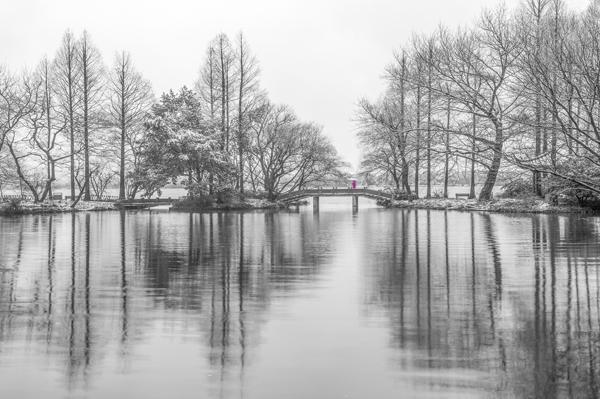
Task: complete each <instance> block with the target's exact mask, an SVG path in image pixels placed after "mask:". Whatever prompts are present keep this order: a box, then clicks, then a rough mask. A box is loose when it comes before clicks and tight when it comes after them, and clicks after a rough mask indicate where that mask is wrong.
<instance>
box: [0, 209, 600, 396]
mask: <svg viewBox="0 0 600 399" xmlns="http://www.w3.org/2000/svg"><path fill="white" fill-rule="evenodd" d="M363 202H364V201H363ZM362 205H363V203H362V202H361V209H360V211H359V212H358V213H357V214H354V215H353V214H352V212H351V209H350V204H349V203H348V204H345V203H344V204H343V206H333V205H332V206H329V207H328V206H326V202H325V201H323V200H322V202H321V212H320V213H319V214H313V213H312V211H311V209H310V207H309V208H307V209H304V210H300V212H281V213H265V212H250V213H213V214H186V213H169V212H147V211H139V212H104V213H88V214H84V213H80V214H75V215H70V214H64V215H43V216H24V217H16V218H0V397H2V398H41V397H43V398H65V397H66V398H121V397H123V398H124V397H127V398H166V397H173V398H192V397H194V398H257V399H262V398H399V397H407V398H413V397H414V398H438V397H444V398H447V397H450V398H470V397H472V398H495V397H503V398H512V397H516V398H532V397H539V398H553V397H565V398H568V397H582V398H588V397H598V395H599V390H600V372H599V370H600V333H599V332H600V317H599V313H600V289H599V288H600V258H599V256H600V246H599V239H600V219H598V218H580V217H573V216H555V215H539V216H523V215H500V214H485V213H462V212H443V211H414V210H413V211H407V210H384V209H378V208H375V207H370V208H369V207H364V206H362Z"/></svg>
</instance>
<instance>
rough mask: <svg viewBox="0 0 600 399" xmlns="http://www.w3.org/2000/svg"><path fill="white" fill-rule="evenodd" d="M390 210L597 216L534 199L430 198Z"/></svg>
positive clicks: (396, 204)
mask: <svg viewBox="0 0 600 399" xmlns="http://www.w3.org/2000/svg"><path fill="white" fill-rule="evenodd" d="M384 205H385V206H387V207H390V208H412V209H438V210H456V211H484V212H501V213H579V214H598V211H595V210H592V209H590V208H582V207H578V206H572V205H552V204H550V203H548V202H546V201H544V200H542V199H536V198H523V199H521V198H502V199H495V200H492V201H482V202H478V201H477V200H474V199H449V198H431V199H417V200H413V201H392V202H391V203H388V204H384Z"/></svg>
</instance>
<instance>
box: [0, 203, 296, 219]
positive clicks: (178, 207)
mask: <svg viewBox="0 0 600 399" xmlns="http://www.w3.org/2000/svg"><path fill="white" fill-rule="evenodd" d="M294 205H296V204H289V205H286V204H283V203H280V202H272V201H266V200H256V199H250V200H248V201H244V202H233V203H225V204H214V205H210V206H200V205H198V204H190V203H186V202H181V203H179V204H178V203H174V204H173V206H170V207H169V208H168V210H169V211H173V212H227V211H252V210H266V209H272V210H282V209H288V208H289V207H290V206H294ZM159 206H160V205H159ZM122 209H123V208H119V207H117V206H116V205H115V203H113V202H98V201H89V202H86V201H80V202H79V203H78V204H77V205H76V206H75V208H71V205H70V204H69V203H67V202H65V201H60V202H55V203H40V204H34V203H32V202H22V203H20V204H19V207H18V208H11V207H10V205H9V204H8V203H3V204H2V203H0V216H23V215H41V214H53V213H69V212H100V211H118V210H122ZM160 209H161V208H155V207H153V208H130V209H129V210H160ZM125 210H127V209H125Z"/></svg>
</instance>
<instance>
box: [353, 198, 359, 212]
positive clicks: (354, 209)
mask: <svg viewBox="0 0 600 399" xmlns="http://www.w3.org/2000/svg"><path fill="white" fill-rule="evenodd" d="M352 212H358V195H353V196H352Z"/></svg>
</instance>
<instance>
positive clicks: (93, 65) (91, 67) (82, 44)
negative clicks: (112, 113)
mask: <svg viewBox="0 0 600 399" xmlns="http://www.w3.org/2000/svg"><path fill="white" fill-rule="evenodd" d="M78 51H79V59H78V61H79V68H80V73H81V81H80V84H81V98H82V128H83V158H84V161H83V162H84V172H83V173H84V185H83V189H84V196H83V199H84V200H85V201H89V200H90V199H91V198H90V186H91V185H90V182H89V179H90V174H91V170H90V132H91V130H92V129H94V128H95V127H96V125H97V124H98V118H99V114H100V112H101V102H102V100H103V98H102V95H103V93H102V89H103V73H104V71H103V66H102V58H101V57H100V53H99V52H98V50H97V49H96V47H94V46H93V44H92V43H91V40H90V38H89V35H88V33H87V31H84V32H83V35H82V37H81V39H80V41H79V46H78Z"/></svg>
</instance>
